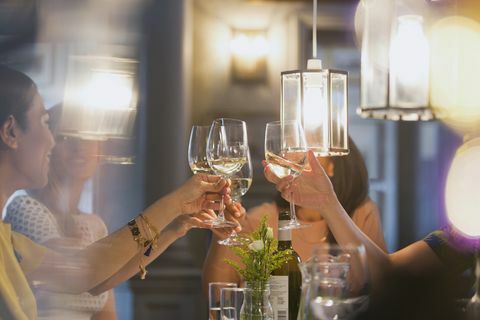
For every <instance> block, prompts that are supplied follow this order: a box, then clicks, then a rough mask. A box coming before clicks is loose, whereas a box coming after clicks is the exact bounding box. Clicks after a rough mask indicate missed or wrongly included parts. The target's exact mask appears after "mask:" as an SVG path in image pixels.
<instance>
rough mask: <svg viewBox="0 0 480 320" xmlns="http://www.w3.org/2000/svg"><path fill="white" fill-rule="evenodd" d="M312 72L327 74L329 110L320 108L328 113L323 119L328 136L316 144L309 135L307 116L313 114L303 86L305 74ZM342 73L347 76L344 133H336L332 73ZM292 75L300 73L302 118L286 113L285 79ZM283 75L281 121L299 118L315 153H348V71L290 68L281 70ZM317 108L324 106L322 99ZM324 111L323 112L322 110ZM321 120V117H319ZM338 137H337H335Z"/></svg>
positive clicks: (327, 103)
mask: <svg viewBox="0 0 480 320" xmlns="http://www.w3.org/2000/svg"><path fill="white" fill-rule="evenodd" d="M312 73H319V74H324V75H326V90H325V93H326V97H325V100H326V101H325V102H326V103H325V104H324V107H326V109H327V110H320V112H321V113H322V114H324V115H327V118H326V119H323V120H324V121H323V124H324V125H326V126H327V128H328V129H327V130H326V131H327V134H328V138H327V139H326V140H327V143H326V144H323V145H316V144H312V143H311V142H310V140H311V137H309V132H308V131H309V130H308V125H307V124H306V117H309V116H311V115H308V114H306V112H305V109H306V108H305V94H304V90H302V89H303V88H305V83H304V81H305V80H304V79H305V75H308V74H312ZM335 74H337V75H342V76H344V77H345V88H344V97H345V101H344V108H345V109H344V112H343V116H342V124H343V125H342V127H343V130H342V133H340V134H338V135H336V134H334V132H333V131H332V128H333V127H335V125H334V123H333V119H334V114H335V111H337V110H334V107H333V102H332V92H333V89H332V75H335ZM290 75H298V76H299V95H300V105H299V106H297V108H299V109H300V114H299V116H300V119H298V118H297V119H291V118H290V117H288V116H287V115H286V114H287V112H286V110H285V109H286V108H288V107H286V105H287V104H288V103H286V101H285V96H284V92H285V90H284V86H285V84H284V79H285V77H286V76H290ZM281 77H282V83H281V92H282V94H281V104H280V108H281V110H280V117H281V121H282V122H284V121H288V120H297V121H298V122H299V123H300V124H301V125H302V127H303V128H304V130H305V135H306V139H307V145H308V149H310V150H313V151H314V153H315V154H316V155H318V156H341V155H347V154H348V153H349V149H348V72H347V71H344V70H337V69H306V70H290V71H283V72H281ZM315 107H317V108H321V107H322V103H321V101H318V104H317V105H316V106H315ZM322 111H323V112H322ZM319 120H320V119H319ZM335 138H337V139H335ZM338 140H340V144H341V145H339V143H338ZM309 142H310V143H309Z"/></svg>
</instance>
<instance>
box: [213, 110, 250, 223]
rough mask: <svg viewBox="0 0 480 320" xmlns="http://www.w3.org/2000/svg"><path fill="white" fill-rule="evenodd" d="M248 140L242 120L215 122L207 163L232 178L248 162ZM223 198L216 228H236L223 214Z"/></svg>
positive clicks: (220, 173) (218, 120)
mask: <svg viewBox="0 0 480 320" xmlns="http://www.w3.org/2000/svg"><path fill="white" fill-rule="evenodd" d="M247 154H248V138H247V125H246V123H245V122H244V121H242V120H237V119H228V118H219V119H216V120H214V121H213V123H212V125H211V126H210V132H209V135H208V140H207V161H208V164H209V165H210V168H212V169H213V171H214V172H215V173H216V174H218V175H221V176H223V177H224V178H230V177H232V176H233V175H234V174H235V173H237V172H238V171H240V170H241V169H242V167H243V166H244V165H245V163H246V162H247ZM223 207H224V205H223V197H222V199H221V202H220V210H219V213H218V216H217V218H216V219H214V220H212V222H211V223H212V226H214V227H217V228H218V227H236V223H234V222H231V221H227V220H226V219H225V215H224V213H223V209H224V208H223Z"/></svg>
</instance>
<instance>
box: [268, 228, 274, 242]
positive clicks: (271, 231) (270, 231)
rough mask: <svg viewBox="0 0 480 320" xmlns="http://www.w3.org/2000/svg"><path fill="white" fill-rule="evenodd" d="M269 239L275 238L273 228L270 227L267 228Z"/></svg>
mask: <svg viewBox="0 0 480 320" xmlns="http://www.w3.org/2000/svg"><path fill="white" fill-rule="evenodd" d="M267 239H273V229H272V228H270V227H268V228H267Z"/></svg>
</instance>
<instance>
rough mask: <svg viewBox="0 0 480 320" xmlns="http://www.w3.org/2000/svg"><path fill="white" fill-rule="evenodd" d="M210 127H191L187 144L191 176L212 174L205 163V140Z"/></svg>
mask: <svg viewBox="0 0 480 320" xmlns="http://www.w3.org/2000/svg"><path fill="white" fill-rule="evenodd" d="M209 132H210V126H192V130H191V132H190V140H189V142H188V164H189V165H190V169H191V170H192V172H193V174H197V173H207V174H213V173H214V172H213V170H212V169H211V168H210V166H209V164H208V161H207V139H208V133H209Z"/></svg>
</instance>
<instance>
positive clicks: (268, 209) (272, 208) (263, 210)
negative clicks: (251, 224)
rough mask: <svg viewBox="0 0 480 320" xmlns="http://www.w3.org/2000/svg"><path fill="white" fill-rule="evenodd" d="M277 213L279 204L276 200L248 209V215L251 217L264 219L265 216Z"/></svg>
mask: <svg viewBox="0 0 480 320" xmlns="http://www.w3.org/2000/svg"><path fill="white" fill-rule="evenodd" d="M276 213H277V205H276V204H275V202H264V203H262V204H260V205H258V206H256V207H253V208H251V209H249V210H248V212H247V215H248V217H249V218H250V219H257V220H260V219H262V217H263V216H265V215H266V216H268V218H270V217H272V216H274V215H275V214H276Z"/></svg>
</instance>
